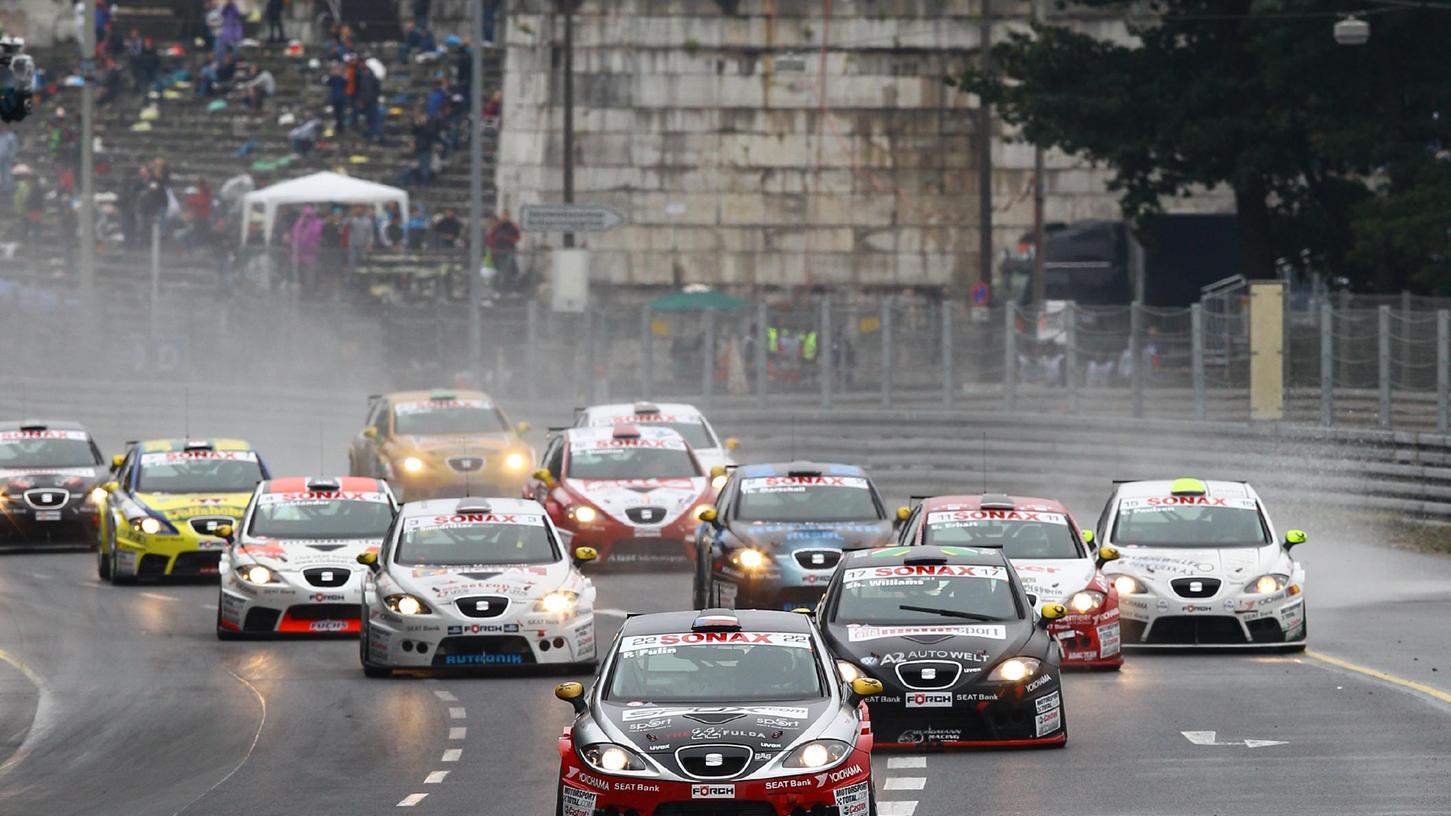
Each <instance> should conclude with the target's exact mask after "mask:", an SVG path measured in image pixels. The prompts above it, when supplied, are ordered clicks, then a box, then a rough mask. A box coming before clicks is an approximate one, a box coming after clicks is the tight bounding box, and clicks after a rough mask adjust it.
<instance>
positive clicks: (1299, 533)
mask: <svg viewBox="0 0 1451 816" xmlns="http://www.w3.org/2000/svg"><path fill="white" fill-rule="evenodd" d="M1309 540H1310V537H1309V536H1307V535H1305V531H1304V530H1286V531H1285V546H1286V547H1293V546H1295V545H1296V544H1304V543H1305V542H1306V541H1309Z"/></svg>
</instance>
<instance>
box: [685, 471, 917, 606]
mask: <svg viewBox="0 0 1451 816" xmlns="http://www.w3.org/2000/svg"><path fill="white" fill-rule="evenodd" d="M891 540H892V522H891V521H890V520H889V519H888V518H887V512H886V509H885V507H884V506H883V504H882V498H881V496H880V495H878V494H877V489H876V487H875V486H873V485H872V482H871V480H870V479H868V478H867V474H866V473H865V472H864V471H863V470H862V469H861V468H859V467H855V466H853V465H833V464H821V463H816V462H789V463H782V464H771V465H743V466H741V467H738V468H735V469H733V470H732V471H731V473H730V476H729V478H728V479H727V481H726V483H725V484H724V485H723V486H722V487H721V491H720V497H719V499H717V502H716V505H715V506H714V507H710V508H706V509H705V510H703V511H702V512H701V524H700V526H699V527H697V528H696V531H695V546H696V559H695V605H696V606H697V607H704V606H723V607H735V608H737V609H747V608H759V609H782V608H785V609H795V608H797V607H802V606H808V607H809V606H815V605H816V602H817V601H818V600H820V599H821V594H822V592H824V591H825V590H826V584H827V582H828V581H830V580H831V575H832V571H833V570H835V569H836V564H837V562H838V561H840V560H841V554H842V552H844V551H850V550H857V549H863V548H868V547H880V546H883V545H885V544H888V543H890V542H891Z"/></svg>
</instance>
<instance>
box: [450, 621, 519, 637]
mask: <svg viewBox="0 0 1451 816" xmlns="http://www.w3.org/2000/svg"><path fill="white" fill-rule="evenodd" d="M518 631H519V624H517V623H470V624H452V625H450V626H449V627H448V629H447V630H446V632H445V633H446V634H450V635H480V634H497V633H500V632H502V633H506V634H516V633H517V632H518Z"/></svg>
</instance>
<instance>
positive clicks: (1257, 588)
mask: <svg viewBox="0 0 1451 816" xmlns="http://www.w3.org/2000/svg"><path fill="white" fill-rule="evenodd" d="M1288 583H1290V576H1288V575H1278V574H1275V573H1271V574H1269V575H1261V576H1260V577H1258V578H1256V579H1254V580H1253V581H1250V582H1249V583H1248V584H1247V585H1245V588H1244V591H1245V592H1253V593H1255V594H1256V595H1268V594H1270V593H1271V592H1279V591H1280V590H1282V589H1284V588H1285V584H1288Z"/></svg>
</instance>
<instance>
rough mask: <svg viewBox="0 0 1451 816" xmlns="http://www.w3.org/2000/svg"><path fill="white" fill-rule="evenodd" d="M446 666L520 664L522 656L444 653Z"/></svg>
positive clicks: (522, 659)
mask: <svg viewBox="0 0 1451 816" xmlns="http://www.w3.org/2000/svg"><path fill="white" fill-rule="evenodd" d="M443 663H444V665H446V666H522V665H524V656H523V655H516V654H459V655H445V656H444V658H443Z"/></svg>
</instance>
